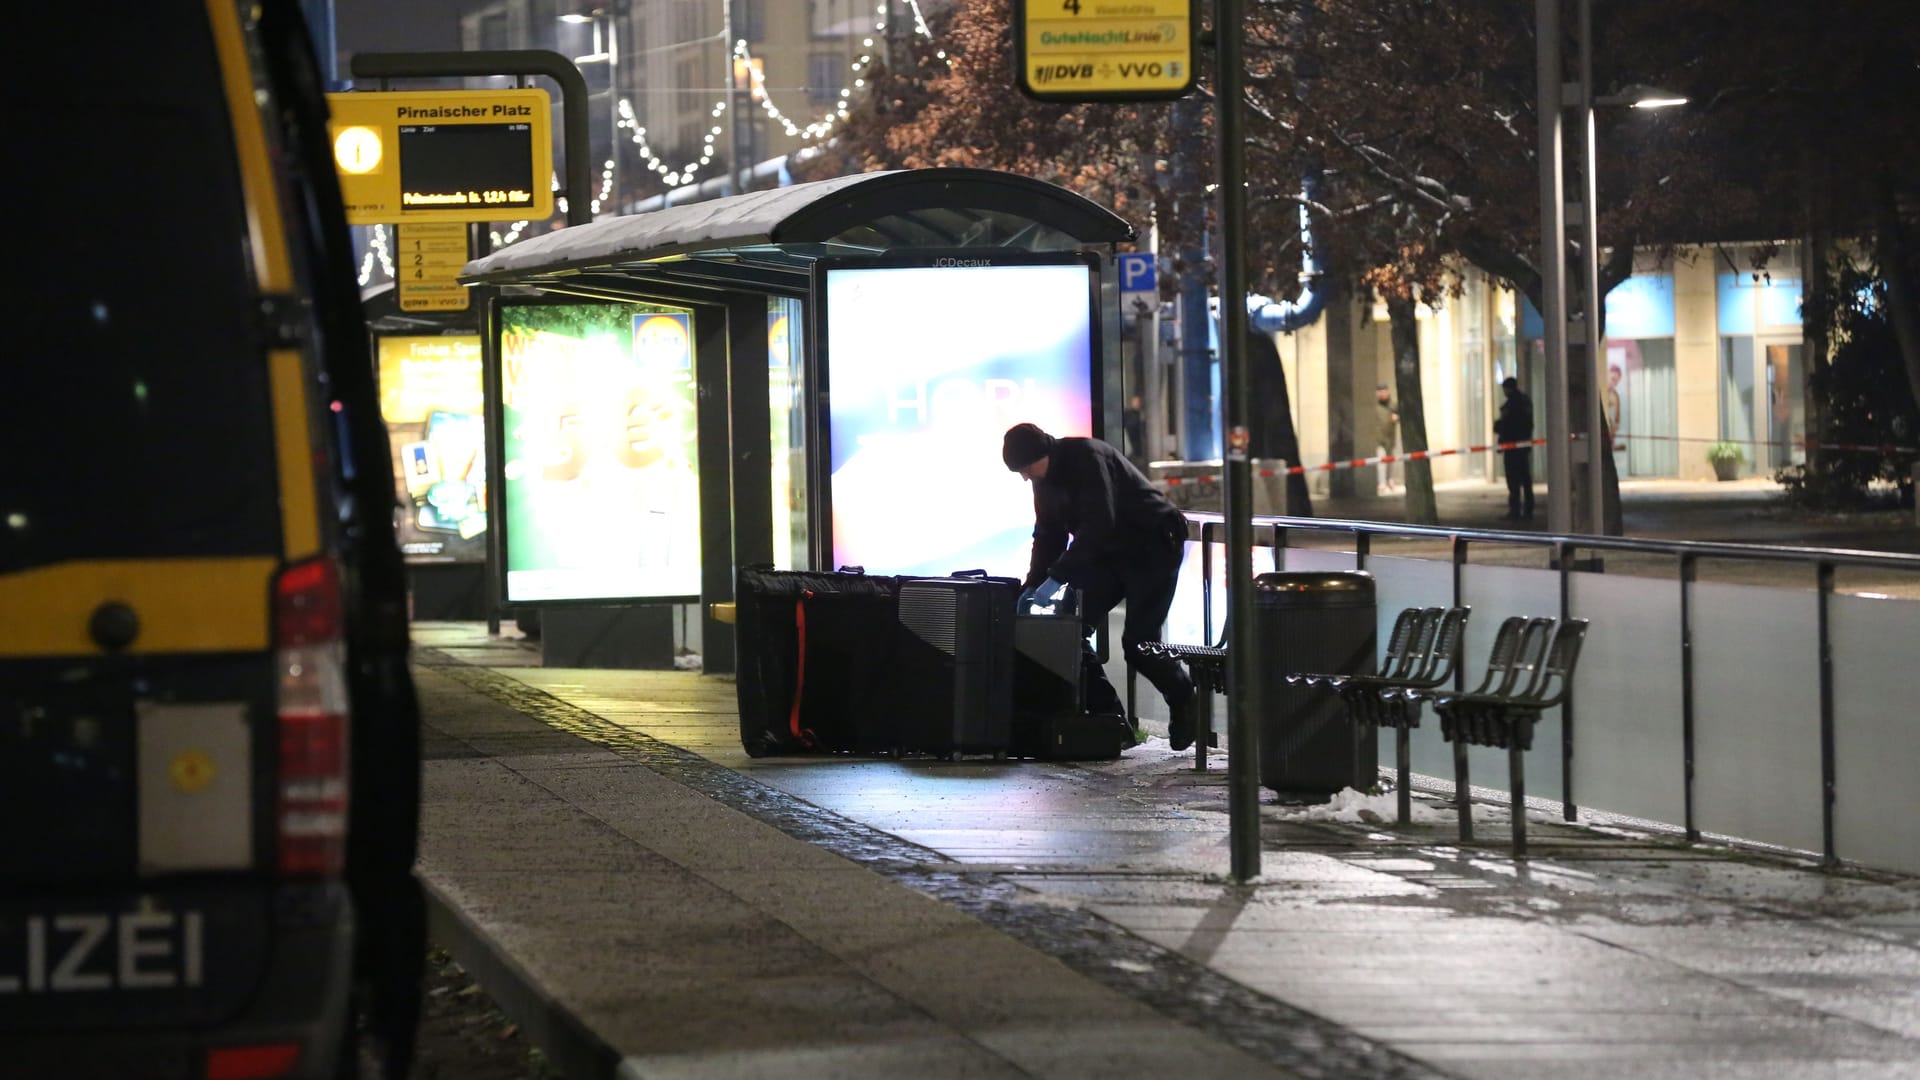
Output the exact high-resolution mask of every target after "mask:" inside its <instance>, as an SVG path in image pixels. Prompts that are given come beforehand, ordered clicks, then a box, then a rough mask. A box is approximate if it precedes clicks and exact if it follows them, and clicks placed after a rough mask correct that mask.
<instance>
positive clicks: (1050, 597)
mask: <svg viewBox="0 0 1920 1080" xmlns="http://www.w3.org/2000/svg"><path fill="white" fill-rule="evenodd" d="M1066 591H1067V583H1066V582H1064V581H1055V580H1054V579H1053V578H1051V577H1049V578H1048V579H1047V580H1045V581H1043V582H1041V583H1040V584H1039V585H1038V586H1037V587H1035V589H1034V590H1033V595H1034V597H1035V598H1036V599H1038V600H1040V601H1042V602H1044V603H1048V604H1051V603H1053V602H1054V601H1056V600H1058V599H1060V594H1061V593H1064V592H1066Z"/></svg>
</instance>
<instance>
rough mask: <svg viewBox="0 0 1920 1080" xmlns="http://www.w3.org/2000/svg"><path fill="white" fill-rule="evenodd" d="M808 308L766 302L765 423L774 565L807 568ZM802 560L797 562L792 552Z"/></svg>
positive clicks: (781, 300) (792, 302)
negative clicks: (770, 469) (769, 448)
mask: <svg viewBox="0 0 1920 1080" xmlns="http://www.w3.org/2000/svg"><path fill="white" fill-rule="evenodd" d="M805 311H806V306H805V305H804V304H802V303H801V302H800V301H799V300H795V299H791V298H787V297H772V298H770V299H768V301H767V420H768V423H769V436H770V437H771V439H772V443H771V445H772V450H773V453H772V457H771V460H772V462H773V519H772V520H773V565H774V566H775V567H777V568H779V569H781V570H799V569H805V567H804V566H803V565H802V564H803V563H805V561H806V553H807V552H808V551H811V550H812V548H811V546H810V544H809V541H810V539H811V534H810V531H809V529H808V527H807V525H808V522H807V425H806V418H807V417H806V409H805V401H806V386H805V378H804V375H803V371H804V361H805V349H804V347H803V346H802V342H804V341H806V339H807V334H806V330H807V328H806V322H805V319H806V315H805ZM795 552H798V553H799V555H800V562H799V563H796V562H795V561H794V553H795Z"/></svg>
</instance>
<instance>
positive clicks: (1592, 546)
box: [1186, 512, 1920, 865]
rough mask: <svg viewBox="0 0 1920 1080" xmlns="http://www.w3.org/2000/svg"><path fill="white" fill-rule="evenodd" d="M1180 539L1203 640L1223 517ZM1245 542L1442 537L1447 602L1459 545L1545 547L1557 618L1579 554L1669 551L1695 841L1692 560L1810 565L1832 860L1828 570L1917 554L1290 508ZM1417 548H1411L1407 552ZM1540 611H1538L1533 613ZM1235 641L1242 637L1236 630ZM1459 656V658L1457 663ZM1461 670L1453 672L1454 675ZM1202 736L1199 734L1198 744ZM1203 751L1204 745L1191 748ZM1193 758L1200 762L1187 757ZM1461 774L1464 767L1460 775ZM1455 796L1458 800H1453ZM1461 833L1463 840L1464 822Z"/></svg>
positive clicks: (1901, 565)
mask: <svg viewBox="0 0 1920 1080" xmlns="http://www.w3.org/2000/svg"><path fill="white" fill-rule="evenodd" d="M1186 516H1187V520H1188V539H1189V540H1193V541H1198V542H1199V545H1200V559H1201V574H1200V580H1201V602H1202V604H1203V605H1204V608H1205V610H1204V612H1203V614H1202V627H1203V635H1204V641H1205V643H1207V644H1212V643H1213V627H1214V620H1213V610H1214V608H1213V592H1214V580H1213V578H1214V572H1213V569H1214V547H1215V545H1216V544H1222V543H1224V541H1225V535H1226V523H1225V520H1224V518H1223V517H1222V516H1221V515H1218V514H1208V513H1197V512H1187V515H1186ZM1253 524H1254V545H1255V547H1256V548H1261V547H1264V548H1267V549H1269V550H1270V552H1271V558H1270V560H1269V567H1268V568H1269V569H1273V570H1280V569H1283V568H1284V552H1285V551H1286V550H1287V549H1288V548H1289V547H1290V546H1292V545H1291V544H1290V540H1291V539H1292V538H1295V537H1296V536H1298V535H1299V534H1303V533H1313V534H1323V535H1324V534H1333V535H1341V536H1344V537H1345V538H1346V539H1347V540H1348V541H1349V542H1350V543H1351V544H1352V548H1353V551H1352V553H1353V557H1354V560H1355V569H1358V570H1364V569H1366V567H1367V561H1368V559H1369V557H1370V556H1371V555H1372V541H1373V539H1374V538H1375V537H1390V538H1395V539H1426V540H1439V541H1445V542H1446V543H1447V545H1448V552H1447V558H1448V559H1450V561H1451V563H1452V568H1453V569H1452V596H1451V597H1450V598H1449V603H1450V604H1451V605H1454V606H1458V605H1461V604H1463V603H1464V597H1463V595H1462V579H1463V576H1464V571H1465V569H1466V567H1467V566H1468V558H1467V557H1468V553H1469V551H1470V549H1471V548H1472V546H1473V545H1475V544H1483V545H1485V544H1497V545H1500V546H1501V547H1505V548H1512V547H1527V548H1534V549H1545V551H1546V552H1547V554H1548V556H1549V563H1548V567H1547V568H1548V569H1549V570H1551V571H1554V572H1555V573H1557V574H1558V577H1559V602H1560V610H1559V612H1558V617H1559V618H1561V619H1566V618H1569V617H1571V616H1572V615H1573V612H1572V611H1571V610H1570V608H1571V605H1570V594H1571V588H1572V583H1573V580H1574V577H1573V576H1574V575H1575V574H1604V573H1605V568H1604V563H1603V561H1602V560H1601V559H1599V558H1588V559H1586V560H1584V561H1583V560H1581V559H1578V558H1576V556H1577V555H1579V554H1587V555H1590V556H1591V555H1598V554H1601V553H1607V552H1623V553H1634V554H1639V555H1649V556H1655V557H1658V558H1663V559H1670V560H1672V566H1673V568H1674V570H1675V571H1676V577H1677V587H1678V590H1679V622H1680V625H1679V628H1678V629H1679V641H1680V658H1679V663H1680V687H1679V696H1680V704H1681V746H1682V753H1683V755H1684V757H1685V761H1684V763H1683V772H1682V775H1683V776H1684V778H1685V792H1684V794H1683V802H1684V807H1685V820H1684V822H1683V823H1682V824H1683V825H1684V828H1685V832H1686V836H1687V839H1688V840H1689V841H1698V840H1699V839H1700V838H1701V831H1700V829H1699V827H1698V824H1697V822H1696V817H1695V798H1694V786H1695V776H1696V769H1695V765H1696V761H1695V741H1696V740H1695V714H1696V708H1697V702H1696V689H1695V657H1694V644H1695V639H1694V627H1693V617H1694V613H1695V611H1694V597H1693V593H1694V587H1695V584H1696V577H1697V569H1698V564H1699V563H1700V561H1701V560H1729V561H1742V562H1766V563H1787V564H1795V565H1799V566H1803V567H1806V568H1807V569H1808V571H1809V572H1810V574H1811V577H1812V580H1811V584H1812V585H1813V587H1814V589H1815V590H1816V592H1817V596H1818V599H1817V602H1816V612H1817V615H1816V618H1815V625H1814V626H1812V627H1810V628H1809V630H1810V632H1811V634H1812V637H1813V642H1812V644H1813V647H1814V649H1815V650H1816V656H1817V658H1818V665H1819V667H1818V669H1819V681H1820V686H1819V711H1820V770H1821V793H1822V798H1821V806H1822V811H1821V835H1822V839H1823V848H1822V855H1823V857H1824V860H1825V861H1826V862H1827V863H1828V864H1829V865H1834V864H1837V863H1838V862H1839V855H1838V852H1837V851H1836V848H1835V838H1834V803H1835V797H1836V794H1837V788H1836V770H1835V738H1834V734H1835V722H1834V715H1835V714H1834V693H1835V686H1834V652H1833V641H1832V636H1831V608H1832V599H1833V596H1834V593H1835V589H1834V575H1835V572H1836V570H1838V569H1841V568H1860V569H1875V570H1891V571H1896V572H1898V573H1902V574H1907V573H1911V574H1914V575H1916V580H1920V555H1908V554H1892V553H1885V552H1871V551H1859V550H1852V549H1841V548H1817V547H1785V546H1770V545H1758V544H1732V543H1715V542H1702V541H1685V540H1648V539H1638V538H1632V537H1616V536H1581V535H1555V534H1541V533H1537V532H1508V531H1503V530H1495V529H1468V528H1452V527H1447V526H1425V525H1406V524H1398V523H1390V522H1371V521H1348V520H1326V519H1319V518H1292V517H1277V518H1275V517H1266V518H1260V517H1256V518H1255V519H1254V522H1253ZM1411 557H1415V558H1418V557H1421V556H1411ZM1255 572H1256V573H1258V572H1261V567H1260V560H1259V558H1258V556H1257V555H1256V558H1255ZM1542 614H1544V613H1542ZM1240 640H1242V641H1244V640H1246V639H1245V638H1244V637H1242V638H1240ZM1914 640H1920V626H1916V627H1915V628H1914ZM1466 666H1467V665H1465V664H1462V665H1461V668H1462V669H1464V668H1465V667H1466ZM1460 674H1462V672H1461V671H1457V672H1456V680H1457V678H1458V677H1459V675H1460ZM1577 698H1578V694H1577V692H1576V691H1574V690H1573V689H1572V688H1569V695H1568V698H1567V701H1566V703H1565V705H1564V706H1563V712H1562V714H1561V717H1562V723H1561V776H1562V783H1563V789H1562V799H1561V802H1562V805H1563V815H1564V817H1565V818H1566V820H1568V821H1573V820H1575V819H1576V817H1577V814H1578V805H1577V803H1576V800H1575V793H1574V788H1573V781H1574V772H1573V767H1572V764H1573V751H1574V738H1575V724H1574V714H1575V706H1576V702H1577ZM1204 741H1205V740H1204V739H1201V740H1199V743H1200V745H1201V746H1202V747H1204ZM1200 752H1201V753H1204V749H1202V750H1201V751H1200ZM1455 753H1456V755H1459V754H1463V753H1464V748H1463V747H1456V750H1455ZM1197 767H1204V763H1203V762H1197ZM1460 779H1461V780H1462V781H1464V780H1465V777H1464V775H1462V776H1461V777H1460ZM1460 801H1461V803H1462V804H1463V805H1464V802H1465V800H1464V799H1461V800H1460ZM1462 827H1463V831H1466V830H1470V818H1466V817H1463V819H1462ZM1462 839H1471V834H1470V831H1467V834H1466V835H1463V837H1462Z"/></svg>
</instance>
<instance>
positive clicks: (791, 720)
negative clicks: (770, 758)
mask: <svg viewBox="0 0 1920 1080" xmlns="http://www.w3.org/2000/svg"><path fill="white" fill-rule="evenodd" d="M811 599H813V590H812V589H802V590H801V591H800V596H799V597H798V598H797V599H795V600H794V602H793V628H794V634H795V636H796V637H797V638H798V641H799V644H798V648H797V649H796V650H795V658H796V659H795V663H794V669H793V708H792V710H791V711H789V712H788V713H787V729H788V730H789V731H791V732H792V733H793V737H794V738H795V739H798V740H799V741H800V745H801V746H804V747H806V748H807V749H809V750H811V749H813V743H814V734H813V729H811V728H807V727H802V726H801V724H800V700H801V697H802V695H803V694H805V692H806V689H807V601H808V600H811Z"/></svg>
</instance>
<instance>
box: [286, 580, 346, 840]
mask: <svg viewBox="0 0 1920 1080" xmlns="http://www.w3.org/2000/svg"><path fill="white" fill-rule="evenodd" d="M273 614H274V646H275V649H276V651H277V662H278V664H279V667H280V695H279V719H280V788H279V805H278V807H277V808H276V809H277V814H278V832H279V841H280V843H279V848H280V874H281V876H283V877H337V876H339V875H340V873H341V872H342V870H343V869H344V868H345V865H346V847H347V726H348V725H347V678H346V642H345V633H344V629H345V625H344V624H345V620H344V617H343V612H342V608H341V602H340V569H339V567H338V566H336V565H335V564H334V562H333V560H331V559H316V560H314V561H312V562H304V563H298V564H296V565H293V566H289V567H287V568H286V569H285V570H284V571H282V572H281V574H280V577H279V579H278V580H277V581H276V582H275V583H274V596H273Z"/></svg>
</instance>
